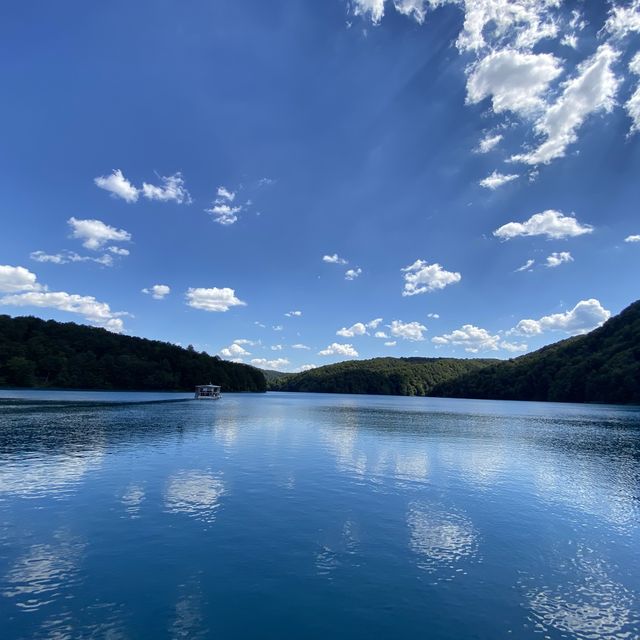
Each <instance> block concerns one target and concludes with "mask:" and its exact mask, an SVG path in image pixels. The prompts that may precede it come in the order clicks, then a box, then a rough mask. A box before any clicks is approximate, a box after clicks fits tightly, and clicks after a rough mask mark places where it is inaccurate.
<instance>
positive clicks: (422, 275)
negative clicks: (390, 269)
mask: <svg viewBox="0 0 640 640" xmlns="http://www.w3.org/2000/svg"><path fill="white" fill-rule="evenodd" d="M402 272H403V273H404V274H405V275H404V291H403V292H402V295H403V296H415V295H417V294H419V293H431V292H432V291H437V290H439V289H444V288H445V287H446V286H448V285H450V284H455V283H456V282H460V280H462V276H461V275H460V274H459V273H457V272H455V271H447V270H446V269H444V268H443V267H441V266H440V265H439V264H438V263H437V262H436V263H434V264H429V263H428V262H426V261H425V260H416V261H415V262H414V263H413V264H411V265H409V266H408V267H405V268H404V269H402Z"/></svg>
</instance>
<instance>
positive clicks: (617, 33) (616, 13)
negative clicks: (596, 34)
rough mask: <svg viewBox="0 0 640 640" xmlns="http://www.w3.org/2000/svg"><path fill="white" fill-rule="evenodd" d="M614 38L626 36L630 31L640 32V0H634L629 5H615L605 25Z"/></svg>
mask: <svg viewBox="0 0 640 640" xmlns="http://www.w3.org/2000/svg"><path fill="white" fill-rule="evenodd" d="M604 29H605V30H606V31H608V32H609V33H610V34H611V35H612V36H613V37H614V38H618V39H621V38H624V37H626V36H627V35H629V34H630V33H639V32H640V1H639V0H633V1H632V2H631V3H630V4H628V5H621V4H618V5H614V6H613V7H611V9H610V10H609V17H608V18H607V21H606V23H605V25H604Z"/></svg>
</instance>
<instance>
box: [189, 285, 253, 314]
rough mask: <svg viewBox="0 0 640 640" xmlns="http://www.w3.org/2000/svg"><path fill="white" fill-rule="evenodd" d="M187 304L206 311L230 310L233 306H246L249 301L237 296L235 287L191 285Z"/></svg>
mask: <svg viewBox="0 0 640 640" xmlns="http://www.w3.org/2000/svg"><path fill="white" fill-rule="evenodd" d="M186 297H187V305H189V306H190V307H193V308H194V309H203V310H204V311H229V309H230V308H231V307H239V306H245V305H246V304H247V303H246V302H243V301H242V300H240V299H239V298H238V297H236V292H235V290H234V289H230V288H228V287H223V288H221V289H219V288H218V287H212V288H210V289H207V288H203V287H195V288H194V287H189V290H188V291H187V296H186Z"/></svg>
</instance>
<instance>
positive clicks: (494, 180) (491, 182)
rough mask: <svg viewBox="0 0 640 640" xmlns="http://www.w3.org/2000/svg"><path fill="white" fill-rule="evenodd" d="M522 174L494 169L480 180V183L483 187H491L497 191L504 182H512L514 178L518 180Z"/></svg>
mask: <svg viewBox="0 0 640 640" xmlns="http://www.w3.org/2000/svg"><path fill="white" fill-rule="evenodd" d="M519 177H520V176H519V175H518V174H517V173H510V174H505V173H498V172H497V171H494V172H493V173H491V174H490V175H488V176H487V177H486V178H484V179H483V180H480V182H479V183H478V184H479V185H480V186H481V187H484V188H485V189H491V190H492V191H495V190H496V189H497V188H498V187H501V186H502V185H503V184H507V182H512V181H513V180H517V179H518V178H519Z"/></svg>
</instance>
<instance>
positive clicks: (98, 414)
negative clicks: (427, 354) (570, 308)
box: [0, 391, 640, 640]
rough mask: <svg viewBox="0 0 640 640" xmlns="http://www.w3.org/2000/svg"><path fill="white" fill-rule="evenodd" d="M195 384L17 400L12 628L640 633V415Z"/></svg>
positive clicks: (0, 454)
mask: <svg viewBox="0 0 640 640" xmlns="http://www.w3.org/2000/svg"><path fill="white" fill-rule="evenodd" d="M17 395H19V396H20V398H19V399H10V398H11V396H14V397H15V396H17ZM183 397H184V398H190V397H191V394H186V395H183V396H176V395H175V394H159V395H158V394H140V395H138V394H129V393H127V394H119V393H112V394H100V393H89V394H85V393H73V392H36V391H26V392H20V393H16V392H8V391H5V392H2V393H1V394H0V621H1V622H0V624H1V631H0V636H1V637H2V639H3V640H13V639H17V638H25V639H27V638H52V639H54V638H55V639H56V640H61V639H64V638H74V639H75V638H110V639H116V638H131V639H139V638H152V639H162V638H232V639H237V638H274V639H278V640H283V639H288V638H291V639H294V638H295V639H310V638H323V639H326V638H331V639H342V638H345V639H346V638H349V639H354V638H357V639H359V638H376V639H379V638H389V639H391V638H393V639H401V638H412V639H413V638H429V639H441V638H442V639H444V638H452V639H453V638H476V639H487V640H497V639H499V638H509V637H510V638H552V639H555V638H581V639H594V638H613V639H623V638H624V639H626V640H631V639H634V638H638V637H640V552H639V549H640V409H638V408H630V407H612V406H584V405H563V404H544V403H525V402H491V401H472V400H444V399H437V398H394V397H382V396H376V397H374V396H346V395H344V396H339V395H323V394H317V395H314V394H284V393H269V394H266V395H248V394H225V395H224V396H223V398H222V399H221V400H219V401H216V402H211V401H194V400H190V399H186V400H182V399H181V398H183Z"/></svg>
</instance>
